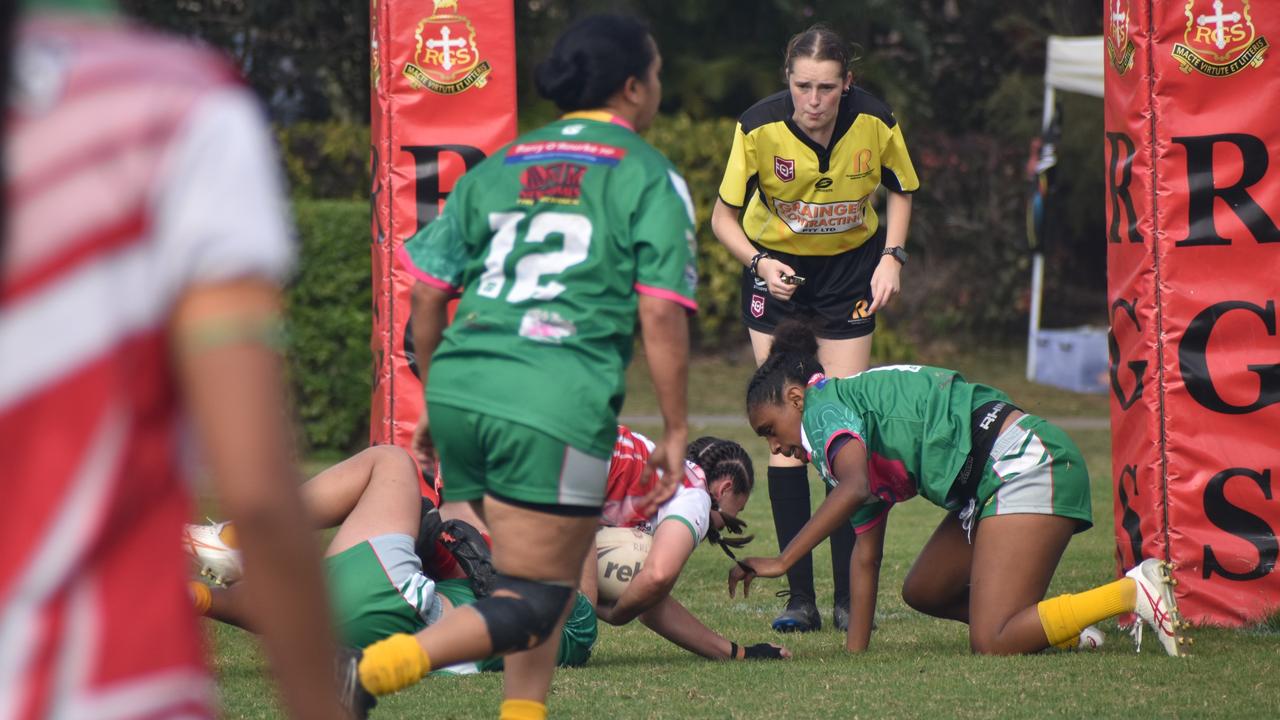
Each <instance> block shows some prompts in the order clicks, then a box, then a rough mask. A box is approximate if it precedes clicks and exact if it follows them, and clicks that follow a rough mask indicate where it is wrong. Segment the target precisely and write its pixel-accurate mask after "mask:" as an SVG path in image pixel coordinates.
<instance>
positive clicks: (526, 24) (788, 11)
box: [123, 0, 1105, 333]
mask: <svg viewBox="0 0 1280 720" xmlns="http://www.w3.org/2000/svg"><path fill="white" fill-rule="evenodd" d="M479 1H480V0H461V2H460V9H461V11H462V12H464V13H465V12H466V7H467V4H468V3H473V2H479ZM422 3H423V5H424V7H425V8H429V7H430V4H429V2H427V1H426V0H422ZM123 5H124V7H125V9H126V10H129V11H131V12H133V13H135V14H137V15H139V16H140V17H142V18H143V19H144V20H146V21H147V22H150V23H152V24H155V25H159V26H161V27H164V28H168V29H171V30H173V31H176V32H180V33H186V34H189V35H195V36H197V37H200V38H202V39H204V40H206V41H207V42H209V43H211V44H213V45H216V46H218V47H221V48H223V49H224V50H226V51H227V52H228V53H229V54H230V55H231V56H232V57H233V58H234V59H235V60H236V62H237V63H238V64H239V65H240V67H241V69H242V71H243V72H244V73H245V75H246V77H247V78H248V79H249V82H250V84H251V85H252V87H253V88H254V89H255V90H256V91H257V92H258V93H259V94H260V96H261V97H263V98H264V99H265V100H266V101H267V103H268V106H269V108H270V109H271V112H272V115H273V117H274V118H275V119H276V120H277V121H278V122H280V123H281V124H282V126H283V127H282V130H281V141H282V145H284V146H285V148H286V150H287V151H288V152H287V162H288V166H289V172H290V176H291V178H292V180H293V181H294V189H295V193H297V194H300V195H303V196H309V197H333V198H337V197H343V198H356V197H361V196H363V195H364V193H365V192H366V191H367V183H368V170H367V162H366V161H365V159H364V158H365V152H366V151H365V150H364V149H363V144H364V143H365V142H367V140H365V138H367V133H368V131H367V128H365V127H362V126H364V125H366V124H367V117H368V107H369V74H368V72H369V64H368V48H369V22H368V11H369V8H368V4H367V3H353V2H350V0H290V1H289V2H285V1H284V0H254V1H253V2H249V1H248V0H176V2H174V3H154V2H144V0H123ZM598 11H621V12H629V13H631V14H635V15H639V16H641V17H643V18H645V19H647V20H648V21H649V23H650V25H651V28H652V30H653V34H654V36H655V38H656V39H657V41H658V44H659V47H660V48H661V49H662V53H663V57H664V64H665V70H664V73H663V84H664V101H663V112H664V114H665V115H666V116H667V119H666V121H664V122H663V123H659V125H658V126H657V127H655V129H654V133H655V137H657V138H659V142H658V144H659V145H664V146H665V147H666V149H667V150H668V152H670V153H671V155H672V159H673V160H674V161H675V162H676V164H677V166H679V167H680V168H681V170H682V171H683V172H685V173H686V174H687V175H689V176H690V178H689V179H690V183H691V185H692V186H693V187H694V188H695V194H696V193H697V192H698V191H699V189H700V188H701V189H702V190H706V191H707V192H711V191H713V190H714V186H715V185H716V184H717V183H718V176H719V172H720V171H721V170H722V164H723V161H724V160H723V158H724V146H726V145H727V142H728V140H729V137H728V131H727V130H726V129H725V128H731V126H732V120H731V119H732V118H735V117H737V116H738V115H739V114H740V113H741V112H742V111H743V110H745V109H746V108H747V107H748V106H750V105H751V104H752V103H753V102H754V101H755V100H757V99H759V98H760V97H763V96H764V95H767V94H769V93H771V92H774V91H776V90H778V89H781V88H782V87H783V77H782V73H781V65H782V54H783V49H784V46H785V44H786V41H787V39H788V38H789V37H790V36H791V35H792V34H794V33H796V32H798V31H800V30H803V29H804V28H806V27H808V26H809V25H811V24H813V23H815V22H818V21H822V22H825V23H827V24H828V25H830V26H831V27H832V28H833V29H835V30H836V31H838V32H840V33H841V34H842V35H844V36H845V37H846V38H848V39H849V40H850V41H852V42H854V43H856V44H857V46H858V47H859V48H860V53H859V54H860V56H861V58H860V60H859V61H858V62H857V63H856V66H855V74H856V76H857V81H858V83H859V84H861V85H863V86H864V87H866V88H867V89H869V90H870V91H871V92H873V93H875V94H877V95H878V96H880V97H882V98H884V99H885V100H886V101H887V102H888V103H889V104H890V106H891V107H893V108H894V110H895V112H896V114H897V116H898V119H899V121H900V122H901V123H902V125H903V128H904V131H905V134H906V137H907V142H908V145H909V146H910V147H911V149H912V154H913V157H915V159H916V162H917V165H918V166H919V167H918V169H919V170H920V175H921V178H922V182H923V188H922V191H921V192H920V193H919V195H918V196H917V210H916V214H915V217H914V219H913V224H912V232H911V236H910V237H911V239H910V241H909V243H910V245H911V247H912V249H913V251H916V252H919V253H920V257H921V260H927V262H928V263H929V274H928V276H927V277H926V278H924V279H921V280H919V281H917V282H918V284H919V285H920V286H921V289H923V288H928V292H927V293H925V294H924V295H921V296H919V297H916V298H915V299H912V297H913V296H914V293H913V291H912V288H911V287H910V285H909V284H908V286H907V288H906V289H907V291H908V297H907V298H905V299H906V300H907V301H908V302H907V303H903V304H910V305H912V306H915V304H916V303H919V304H920V306H921V307H925V306H928V305H929V304H930V303H936V302H937V301H938V299H939V298H941V297H944V296H955V297H964V296H965V295H966V291H965V289H964V288H963V287H962V283H961V282H960V280H961V279H963V278H965V277H970V275H969V273H970V272H971V271H972V270H973V269H974V268H975V267H977V268H978V269H979V270H981V269H982V268H996V270H994V271H993V275H992V278H991V279H992V280H993V282H991V283H987V284H986V285H985V288H984V292H983V293H981V294H979V295H978V296H977V298H978V299H977V300H975V301H974V302H975V303H978V304H977V305H974V306H973V307H967V308H966V307H965V306H964V304H963V303H961V304H960V305H959V306H956V307H954V308H953V309H952V310H950V311H947V312H941V311H939V312H933V311H930V312H929V313H924V312H921V315H928V317H930V318H932V319H931V320H929V322H935V323H936V322H942V321H941V320H939V318H948V317H949V318H952V320H953V322H951V321H949V322H944V323H943V324H944V325H946V326H947V327H950V328H951V329H953V330H959V329H969V330H972V331H979V330H984V329H985V331H988V332H991V331H995V332H1005V333H1013V332H1016V331H1017V328H1018V327H1019V325H1020V322H1021V321H1018V322H1015V321H1014V320H1015V318H1014V317H1012V316H1011V315H1010V313H1013V314H1016V313H1024V312H1025V310H1023V309H1022V308H1025V304H1026V303H1025V301H1026V298H1025V289H1024V286H1025V281H1024V280H1023V279H1022V278H1023V277H1025V267H1024V266H1025V264H1026V257H1025V246H1024V242H1023V230H1022V227H1023V224H1022V223H1023V215H1022V206H1021V198H1022V197H1023V195H1024V193H1025V191H1026V185H1025V180H1024V178H1023V176H1022V167H1023V166H1024V164H1025V160H1026V156H1027V152H1028V150H1027V148H1028V145H1029V142H1030V140H1031V139H1032V138H1033V137H1034V136H1036V135H1037V134H1038V133H1039V124H1040V112H1041V107H1040V106H1041V102H1042V94H1043V75H1044V61H1045V40H1046V37H1047V36H1048V35H1050V34H1064V35H1084V34H1096V33H1098V32H1100V30H1101V15H1100V13H1099V8H1098V5H1097V4H1096V3H1087V2H1081V1H1080V0H807V1H806V0H746V1H744V0H699V1H698V2H689V1H688V0H629V1H628V0H622V1H619V0H518V1H517V2H516V3H515V12H516V27H517V33H516V36H517V48H516V50H517V63H518V65H519V78H520V79H519V102H520V123H521V126H522V127H526V128H528V127H532V126H535V125H538V124H541V123H542V122H545V121H547V120H549V119H551V118H552V117H554V116H555V114H556V110H555V108H554V107H553V106H551V104H550V103H548V102H546V101H543V100H541V99H539V98H538V97H537V96H536V93H535V92H534V91H533V84H532V69H533V67H534V65H535V64H536V62H537V60H538V59H540V58H542V57H544V56H545V55H546V54H547V53H548V51H549V50H550V48H551V45H552V43H554V41H555V38H556V36H557V35H558V34H559V32H560V31H561V30H562V29H563V28H564V27H565V25H566V24H567V23H569V22H570V21H571V20H572V19H574V18H577V17H580V16H582V15H584V14H587V13H590V12H598ZM1062 106H1063V108H1064V109H1065V115H1066V122H1065V123H1064V134H1063V138H1062V141H1061V143H1060V146H1059V157H1060V170H1059V173H1058V178H1059V186H1060V187H1059V190H1060V191H1059V193H1058V194H1057V196H1056V197H1055V204H1054V206H1053V207H1052V208H1051V216H1052V217H1053V218H1054V220H1055V221H1054V222H1053V224H1052V227H1053V234H1052V235H1051V237H1050V238H1049V240H1050V242H1049V244H1048V250H1049V268H1050V272H1049V275H1048V278H1047V287H1048V290H1047V294H1048V296H1049V297H1051V298H1057V299H1059V302H1053V303H1050V304H1048V305H1047V306H1046V308H1045V318H1046V322H1047V323H1048V324H1074V323H1079V322H1082V321H1085V320H1091V319H1102V318H1105V302H1104V301H1102V300H1100V298H1101V297H1103V295H1102V289H1103V288H1104V287H1105V250H1104V245H1103V243H1102V240H1101V238H1102V237H1103V205H1102V203H1101V202H1099V199H1100V198H1101V197H1102V196H1103V187H1102V179H1103V170H1102V153H1101V152H1099V148H1100V138H1101V136H1102V110H1101V105H1100V103H1097V102H1096V101H1095V100H1092V99H1088V100H1082V99H1079V98H1064V99H1063V103H1062ZM335 121H336V122H335ZM672 128H675V130H674V131H673V130H671V129H672ZM682 132H687V133H689V134H688V135H686V136H683V137H682V136H681V135H680V133H682ZM712 135H714V137H711V136H712ZM690 138H698V140H697V141H696V142H693V141H691V140H690ZM703 186H706V187H703ZM708 197H709V196H708ZM704 210H705V208H704ZM703 214H704V215H705V212H704V213H703ZM705 225H706V223H705V222H704V232H707V230H706V227H705ZM701 259H702V261H703V263H704V272H703V276H704V278H705V284H706V285H707V288H706V289H704V292H709V293H711V294H712V296H710V297H706V298H704V302H709V303H711V304H713V305H715V304H717V303H722V302H727V300H726V299H725V298H727V295H725V293H728V292H731V286H732V280H731V279H730V278H731V275H732V273H733V272H735V268H734V267H733V265H734V263H733V262H732V260H731V259H728V258H727V256H724V255H723V253H720V254H718V251H717V247H716V246H715V245H714V243H712V244H711V246H709V247H704V256H703V257H702V258H701ZM946 277H950V278H952V279H951V280H949V281H946V282H944V283H943V286H941V287H940V286H938V285H937V283H938V282H943V281H942V280H941V279H940V278H946ZM906 279H907V282H908V283H910V282H912V280H911V273H908V276H907V278H906ZM992 293H994V296H991V297H989V295H991V294H992ZM722 296H724V297H722ZM978 305H981V307H979V306H978ZM993 314H995V316H993ZM1099 316H1100V317H1099ZM911 322H912V323H913V324H917V325H919V324H920V323H922V322H925V321H924V320H922V319H917V318H912V320H911ZM712 325H714V323H712ZM704 330H706V331H708V332H718V331H719V328H717V327H704ZM936 330H937V328H930V329H929V330H928V332H932V331H936Z"/></svg>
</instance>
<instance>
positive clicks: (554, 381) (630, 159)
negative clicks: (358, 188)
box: [355, 15, 697, 720]
mask: <svg viewBox="0 0 1280 720" xmlns="http://www.w3.org/2000/svg"><path fill="white" fill-rule="evenodd" d="M661 66H662V58H661V56H660V55H659V53H658V48H657V46H656V45H655V44H654V42H653V38H652V37H650V35H649V32H648V29H647V28H646V27H645V25H644V24H643V23H641V22H639V21H637V20H633V19H630V18H624V17H619V16H613V15H600V16H594V17H588V18H585V19H583V20H580V21H578V22H576V23H574V24H573V25H572V26H571V27H569V29H568V30H566V31H565V32H564V34H563V35H562V36H561V37H560V38H559V39H558V40H557V42H556V44H555V47H554V49H553V50H552V53H551V57H550V58H548V59H547V60H546V61H545V62H544V63H542V64H541V65H539V66H538V68H537V71H536V73H537V85H538V89H539V92H541V93H543V94H544V95H545V96H546V97H548V98H549V99H551V100H553V101H554V102H555V103H556V104H557V105H559V106H560V107H561V108H563V109H565V110H567V111H568V113H567V114H566V115H565V116H564V117H562V118H560V119H559V120H557V121H555V122H552V123H550V124H548V125H546V126H545V127H542V128H539V129H537V130H534V131H532V132H530V133H527V134H525V135H523V136H521V137H520V138H518V139H517V140H516V141H515V142H513V143H511V144H510V145H507V146H506V147H503V148H501V149H499V150H498V151H497V152H495V153H494V154H493V156H492V157H490V158H488V159H487V160H485V161H483V162H481V163H480V164H479V165H477V166H476V167H474V168H472V169H471V171H470V172H468V173H467V174H466V175H464V176H463V177H462V178H461V179H460V180H459V181H458V183H457V185H456V186H455V187H454V189H453V192H452V194H451V195H450V197H449V202H448V205H447V206H446V207H445V209H444V211H443V212H442V213H441V215H440V216H439V217H438V218H437V219H436V220H435V221H433V222H432V223H431V224H429V225H427V226H426V227H425V228H423V230H422V231H421V232H419V233H418V234H417V235H415V236H414V237H412V238H410V239H409V240H408V242H406V243H405V245H404V248H403V252H401V253H400V261H401V262H402V263H403V264H404V266H405V267H406V268H408V269H409V270H410V272H412V273H413V274H414V275H415V277H416V278H417V279H418V283H417V286H416V287H415V288H414V291H413V318H412V321H411V322H412V327H413V334H414V342H415V347H416V348H417V351H418V356H417V357H418V367H419V370H420V371H421V376H422V379H423V382H424V384H425V386H426V409H425V410H424V412H423V414H422V416H421V418H420V420H419V423H418V427H417V429H416V431H415V433H414V441H413V449H414V452H415V454H416V455H417V457H418V459H419V461H420V462H422V463H423V465H424V466H430V465H431V464H432V463H434V462H435V461H436V460H437V459H438V461H439V463H440V472H441V475H442V476H443V477H446V478H448V483H447V485H446V488H445V498H444V499H445V500H446V502H448V503H458V502H467V503H471V505H472V507H473V509H474V511H475V512H476V513H477V515H478V516H479V518H480V519H481V520H482V521H483V522H484V524H486V525H487V526H488V529H489V531H490V533H491V536H492V539H493V562H494V566H495V568H496V570H497V576H496V578H495V580H494V592H493V594H492V595H490V596H489V597H485V598H483V599H481V600H479V601H478V602H476V603H475V604H474V605H469V606H467V607H465V608H460V609H458V610H456V611H455V612H453V613H452V614H450V615H449V616H448V617H445V618H443V619H442V620H441V621H440V622H439V623H436V624H434V625H432V626H431V627H428V628H426V629H425V630H423V631H421V632H419V633H417V635H416V636H415V635H408V634H397V635H393V636H391V637H389V638H387V639H386V640H383V641H381V642H378V643H375V644H373V645H370V646H369V647H368V648H366V649H365V650H364V653H363V658H362V659H361V661H360V662H359V666H358V675H359V679H358V682H356V683H355V685H356V686H357V687H359V688H363V689H365V690H367V691H369V692H372V693H374V694H377V695H382V694H386V693H390V692H395V691H396V690H399V689H401V688H404V687H406V686H408V685H411V684H412V683H415V682H417V681H418V680H419V679H420V678H422V677H423V676H425V675H426V674H427V673H429V672H430V671H431V670H432V669H433V668H436V667H443V666H448V665H453V664H456V663H459V662H464V661H468V660H476V659H480V658H484V657H489V656H491V655H505V656H506V671H505V672H506V677H505V682H504V690H505V697H506V700H505V702H504V703H503V705H502V709H501V716H502V717H503V718H513V719H520V720H527V719H530V718H544V717H546V713H547V709H546V705H545V701H546V697H547V692H548V689H549V686H550V683H551V676H552V673H553V671H554V668H555V663H554V655H555V645H554V643H546V642H545V641H546V640H547V638H549V637H555V636H556V634H557V633H558V632H559V628H560V626H561V625H562V624H563V622H564V617H565V614H566V612H567V610H568V607H569V604H570V602H571V601H572V599H573V597H574V594H575V590H576V589H577V587H578V584H579V579H580V577H581V574H582V568H583V565H584V562H585V561H586V559H587V552H588V550H589V549H590V547H591V543H592V538H593V537H594V534H595V530H596V527H597V518H598V517H599V515H600V509H601V507H602V506H603V505H604V502H605V486H606V480H607V477H608V468H609V457H610V454H611V453H612V451H613V445H614V439H615V437H616V430H617V413H618V410H619V409H620V408H621V407H622V400H623V393H624V389H625V382H624V379H623V370H624V369H625V367H626V366H627V364H628V363H629V362H630V359H631V352H632V348H633V347H634V341H635V332H636V329H637V325H638V326H639V330H640V333H641V335H642V336H643V339H644V347H645V353H646V355H647V358H648V364H649V368H650V373H651V375H652V377H653V381H654V385H655V388H656V391H657V397H658V404H659V407H660V409H661V412H662V416H663V424H664V429H663V433H662V436H661V438H660V439H659V440H658V442H657V443H656V446H655V450H654V453H653V455H652V456H651V457H650V458H649V464H650V466H652V467H654V468H662V469H663V470H664V471H665V472H664V474H663V477H662V478H661V479H660V480H659V481H658V482H657V483H656V484H655V485H654V486H653V487H652V488H650V492H649V493H648V495H647V496H645V497H643V498H641V499H640V504H641V505H642V506H644V507H650V508H651V507H653V506H656V505H658V504H659V503H661V502H662V501H664V500H666V499H667V498H668V497H670V496H671V494H672V493H673V492H675V489H676V487H675V486H676V483H677V481H678V479H679V477H680V476H681V475H682V473H683V467H684V453H685V444H686V442H687V440H688V429H687V424H686V418H685V412H686V408H685V403H686V383H687V374H688V371H687V368H688V345H689V327H688V319H687V317H686V312H687V311H692V310H695V309H696V307H697V306H696V304H695V302H694V289H695V286H696V284H697V269H696V266H695V258H694V252H693V249H694V245H693V237H694V235H693V221H694V218H693V203H692V200H691V199H690V196H689V192H688V187H687V185H686V184H685V181H684V179H683V178H681V177H680V175H679V173H677V172H676V170H675V168H674V167H673V166H672V165H671V163H670V162H669V161H668V160H667V159H666V158H665V157H663V156H662V154H661V153H660V152H658V151H657V150H655V149H654V148H653V147H652V146H650V145H649V144H648V143H646V142H645V141H644V140H643V139H642V138H641V137H640V135H638V134H637V133H638V132H639V131H643V130H644V129H645V128H647V127H648V126H649V124H650V123H651V122H652V121H653V118H654V116H655V115H656V114H657V110H658V103H659V100H660V99H661V95H662V83H661V81H660V80H659V77H658V73H659V71H660V69H661ZM459 295H460V296H461V300H460V302H459V303H458V307H457V315H456V319H455V321H454V322H453V324H451V325H450V326H449V327H448V329H447V330H445V329H444V326H445V308H446V305H447V303H448V302H449V300H450V299H452V298H453V297H455V296H459ZM637 320H638V322H637Z"/></svg>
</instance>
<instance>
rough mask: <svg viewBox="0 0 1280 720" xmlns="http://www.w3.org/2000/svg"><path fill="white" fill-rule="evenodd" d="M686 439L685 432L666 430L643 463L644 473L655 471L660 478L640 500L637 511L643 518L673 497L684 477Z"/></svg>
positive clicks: (686, 434)
mask: <svg viewBox="0 0 1280 720" xmlns="http://www.w3.org/2000/svg"><path fill="white" fill-rule="evenodd" d="M688 437H689V433H688V432H687V431H686V432H672V431H671V430H667V431H666V432H664V433H662V439H661V440H659V441H658V443H657V445H655V446H654V448H653V452H652V453H650V454H649V459H648V461H646V462H645V472H647V473H651V472H653V471H654V470H657V471H659V475H660V476H659V477H658V478H657V480H656V481H655V482H654V483H653V488H652V489H651V490H649V492H648V494H646V495H645V496H644V497H642V498H640V502H639V506H638V508H637V509H638V510H639V512H640V514H641V515H643V516H645V517H649V516H651V515H653V513H655V512H657V510H658V506H659V505H661V504H662V503H664V502H666V501H667V500H670V499H671V496H672V495H675V493H676V487H677V486H678V485H679V484H680V480H681V478H683V477H684V453H685V441H686V440H688Z"/></svg>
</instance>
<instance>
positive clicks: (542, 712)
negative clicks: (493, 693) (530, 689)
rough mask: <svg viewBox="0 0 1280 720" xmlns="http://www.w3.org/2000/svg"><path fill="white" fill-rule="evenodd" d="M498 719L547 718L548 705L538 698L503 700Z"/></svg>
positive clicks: (526, 719) (543, 719) (537, 719)
mask: <svg viewBox="0 0 1280 720" xmlns="http://www.w3.org/2000/svg"><path fill="white" fill-rule="evenodd" d="M498 720H547V706H546V705H544V704H542V703H540V702H538V701H537V700H503V701H502V709H501V710H500V711H498Z"/></svg>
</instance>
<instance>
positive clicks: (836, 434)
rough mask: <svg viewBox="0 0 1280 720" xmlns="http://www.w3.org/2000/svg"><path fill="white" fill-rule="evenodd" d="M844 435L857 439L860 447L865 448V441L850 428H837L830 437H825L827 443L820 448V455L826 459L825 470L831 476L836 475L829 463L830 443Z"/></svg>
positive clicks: (833, 467)
mask: <svg viewBox="0 0 1280 720" xmlns="http://www.w3.org/2000/svg"><path fill="white" fill-rule="evenodd" d="M845 435H848V436H850V437H852V438H853V439H854V440H857V441H858V442H860V443H862V447H864V448H865V447H866V446H867V441H866V440H863V439H862V436H861V435H859V434H858V433H856V432H854V431H852V430H837V431H836V432H834V433H832V435H831V437H829V438H827V444H826V445H824V446H823V448H822V457H824V458H826V460H827V472H829V473H831V477H835V476H836V469H835V466H834V465H832V464H831V443H834V442H835V441H836V440H837V439H839V438H842V437H844V436H845ZM869 479H870V478H868V480H869Z"/></svg>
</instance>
